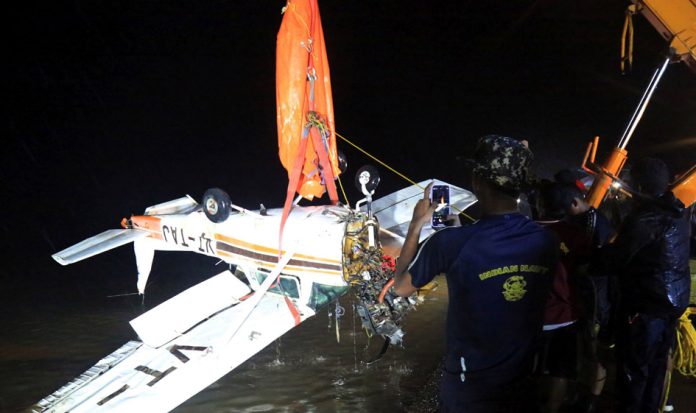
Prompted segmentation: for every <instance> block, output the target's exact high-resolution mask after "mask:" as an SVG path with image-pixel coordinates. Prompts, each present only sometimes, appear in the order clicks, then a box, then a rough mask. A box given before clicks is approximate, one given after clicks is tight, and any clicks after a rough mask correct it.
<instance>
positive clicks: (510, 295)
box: [503, 275, 527, 301]
mask: <svg viewBox="0 0 696 413" xmlns="http://www.w3.org/2000/svg"><path fill="white" fill-rule="evenodd" d="M526 286H527V281H525V279H524V277H523V276H521V275H513V276H512V277H510V278H508V279H507V280H505V282H504V283H503V297H505V299H506V300H507V301H519V300H521V299H522V297H524V295H525V294H526V293H527V290H525V289H524V287H526Z"/></svg>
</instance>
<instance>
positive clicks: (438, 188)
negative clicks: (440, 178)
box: [430, 185, 450, 228]
mask: <svg viewBox="0 0 696 413" xmlns="http://www.w3.org/2000/svg"><path fill="white" fill-rule="evenodd" d="M430 200H431V202H434V203H436V204H437V209H436V210H435V212H433V221H432V226H433V228H443V227H446V226H447V224H446V223H445V221H447V216H448V215H449V213H450V208H449V203H450V190H449V186H447V185H434V186H433V188H432V191H431V192H430Z"/></svg>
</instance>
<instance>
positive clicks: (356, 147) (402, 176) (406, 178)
mask: <svg viewBox="0 0 696 413" xmlns="http://www.w3.org/2000/svg"><path fill="white" fill-rule="evenodd" d="M334 134H335V135H336V136H338V137H339V138H341V139H343V141H344V142H346V143H347V144H349V145H350V146H352V147H354V148H355V149H357V150H359V151H360V152H362V153H363V154H365V155H367V156H368V157H369V158H370V159H372V160H373V161H375V162H377V163H379V164H380V165H382V166H383V167H385V168H387V169H388V170H390V171H391V172H393V173H395V174H396V175H397V176H399V177H400V178H402V179H404V180H405V181H406V182H408V183H410V184H411V185H415V186H417V187H418V188H420V189H425V188H424V187H422V186H420V185H419V184H418V182H416V181H414V180H413V179H411V178H409V177H407V176H406V175H404V174H402V173H401V172H399V171H397V170H396V169H394V168H392V167H391V166H389V165H387V164H386V163H384V162H382V161H381V160H379V159H377V157H375V156H372V155H371V154H370V153H368V152H367V151H366V150H364V149H363V148H361V147H359V146H358V145H356V144H354V143H353V142H351V141H350V140H348V138H346V137H345V136H343V135H341V134H340V133H338V132H335V131H334ZM340 182H341V181H340V180H339V183H340ZM341 189H343V186H341ZM344 196H345V195H344ZM451 207H452V209H454V210H455V211H457V213H459V214H462V215H464V217H465V218H467V219H469V220H470V221H471V222H475V221H476V220H475V219H474V218H472V217H470V216H469V215H467V214H466V213H465V212H464V211H461V210H460V209H459V208H457V207H455V206H454V205H451Z"/></svg>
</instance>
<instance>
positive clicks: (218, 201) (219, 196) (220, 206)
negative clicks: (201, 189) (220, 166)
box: [203, 188, 231, 224]
mask: <svg viewBox="0 0 696 413" xmlns="http://www.w3.org/2000/svg"><path fill="white" fill-rule="evenodd" d="M230 203H231V202H230V196H229V195H227V192H225V191H223V190H222V189H220V188H210V189H208V190H207V191H205V194H204V195H203V211H204V212H205V216H206V217H208V219H209V220H211V221H212V222H214V223H216V224H219V223H220V222H224V221H225V220H226V219H227V217H229V216H230Z"/></svg>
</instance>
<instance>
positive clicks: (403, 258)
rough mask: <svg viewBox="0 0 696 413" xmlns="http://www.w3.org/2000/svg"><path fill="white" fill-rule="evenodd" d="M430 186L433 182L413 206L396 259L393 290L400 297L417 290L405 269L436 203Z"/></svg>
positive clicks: (412, 256)
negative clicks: (431, 199)
mask: <svg viewBox="0 0 696 413" xmlns="http://www.w3.org/2000/svg"><path fill="white" fill-rule="evenodd" d="M432 186H433V183H432V182H431V183H430V184H429V185H428V186H427V187H425V190H424V191H423V199H421V200H419V201H418V203H417V204H416V206H415V208H413V218H411V223H410V224H409V226H408V233H407V234H406V240H405V241H404V246H403V247H402V248H401V254H400V256H399V258H398V259H397V261H396V271H395V272H394V292H395V293H396V294H397V295H399V296H401V297H408V296H410V295H411V294H413V293H414V292H415V291H416V290H417V288H416V287H414V286H413V284H412V283H411V274H410V273H409V272H408V271H407V269H408V266H409V264H410V263H411V261H413V258H414V257H415V256H416V253H417V252H418V238H419V237H420V233H421V229H423V226H424V225H425V224H426V223H428V221H430V219H431V218H432V216H433V212H434V211H435V209H436V208H437V203H431V202H430V188H431V187H432Z"/></svg>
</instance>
